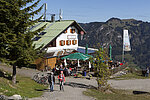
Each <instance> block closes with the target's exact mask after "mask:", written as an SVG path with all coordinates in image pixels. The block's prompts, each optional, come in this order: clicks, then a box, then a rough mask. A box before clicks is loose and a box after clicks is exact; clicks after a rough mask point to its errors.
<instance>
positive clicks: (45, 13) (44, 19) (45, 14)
mask: <svg viewBox="0 0 150 100" xmlns="http://www.w3.org/2000/svg"><path fill="white" fill-rule="evenodd" d="M46 10H47V3H45V17H44V21H45V22H46Z"/></svg>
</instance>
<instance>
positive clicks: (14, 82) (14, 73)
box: [12, 65, 16, 84]
mask: <svg viewBox="0 0 150 100" xmlns="http://www.w3.org/2000/svg"><path fill="white" fill-rule="evenodd" d="M12 82H13V84H16V66H15V65H13V74H12Z"/></svg>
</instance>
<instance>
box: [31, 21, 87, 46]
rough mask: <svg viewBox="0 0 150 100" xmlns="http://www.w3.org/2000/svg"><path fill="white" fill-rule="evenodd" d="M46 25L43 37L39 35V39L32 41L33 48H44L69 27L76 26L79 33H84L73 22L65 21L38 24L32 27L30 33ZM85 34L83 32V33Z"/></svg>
mask: <svg viewBox="0 0 150 100" xmlns="http://www.w3.org/2000/svg"><path fill="white" fill-rule="evenodd" d="M45 24H47V25H46V28H45V30H44V31H43V32H44V35H42V34H41V35H39V38H38V39H37V40H35V41H33V44H35V48H39V47H40V46H41V45H43V47H45V46H46V45H47V44H48V43H49V42H51V41H52V40H53V39H54V38H56V37H57V36H58V35H59V34H61V33H62V32H63V31H65V29H67V28H68V27H69V26H70V25H76V26H78V27H77V28H78V29H79V30H80V31H84V30H83V29H82V28H81V27H80V26H79V25H78V24H77V23H76V22H75V21H73V20H66V21H57V22H53V23H51V22H39V23H37V24H36V25H34V26H33V28H32V29H31V31H35V30H37V29H38V28H39V27H42V26H43V25H45ZM84 32H85V31H84Z"/></svg>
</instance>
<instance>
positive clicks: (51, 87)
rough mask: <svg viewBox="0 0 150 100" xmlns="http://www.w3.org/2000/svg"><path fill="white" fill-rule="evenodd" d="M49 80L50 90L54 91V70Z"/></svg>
mask: <svg viewBox="0 0 150 100" xmlns="http://www.w3.org/2000/svg"><path fill="white" fill-rule="evenodd" d="M48 82H49V84H50V92H53V89H54V84H55V77H54V73H53V72H51V73H50V75H49V76H48Z"/></svg>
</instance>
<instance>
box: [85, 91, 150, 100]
mask: <svg viewBox="0 0 150 100" xmlns="http://www.w3.org/2000/svg"><path fill="white" fill-rule="evenodd" d="M83 93H84V94H85V95H87V96H92V97H94V98H96V100H150V95H148V94H140V95H134V94H132V92H131V91H125V90H115V89H113V93H103V92H99V91H98V90H95V89H89V90H87V91H84V92H83Z"/></svg>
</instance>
